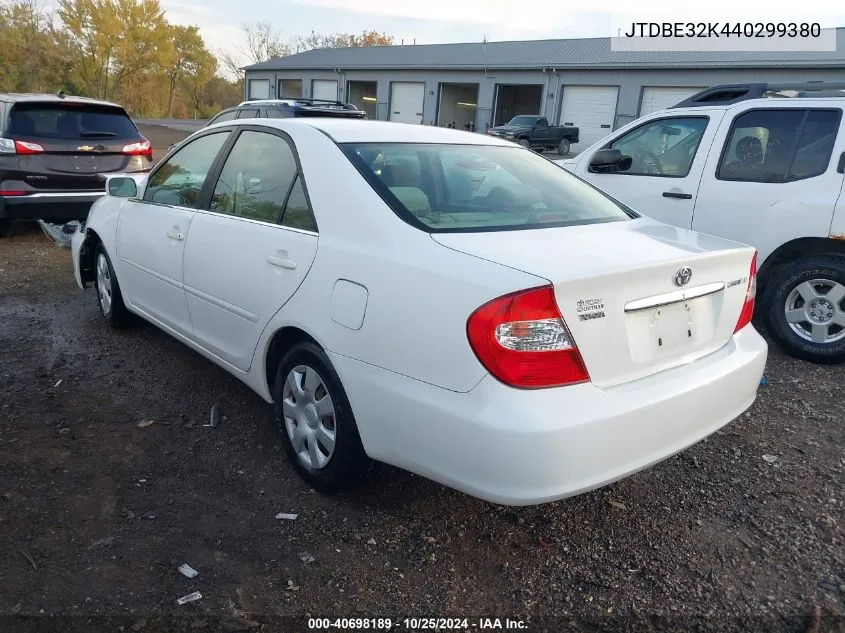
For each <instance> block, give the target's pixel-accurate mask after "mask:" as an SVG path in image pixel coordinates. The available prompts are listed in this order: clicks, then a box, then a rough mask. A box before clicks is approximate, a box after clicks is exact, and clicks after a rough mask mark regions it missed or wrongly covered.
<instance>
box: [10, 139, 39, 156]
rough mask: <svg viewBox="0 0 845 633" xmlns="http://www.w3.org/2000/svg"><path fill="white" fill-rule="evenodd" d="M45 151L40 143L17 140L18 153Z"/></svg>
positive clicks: (16, 148) (16, 151)
mask: <svg viewBox="0 0 845 633" xmlns="http://www.w3.org/2000/svg"><path fill="white" fill-rule="evenodd" d="M43 151H44V148H43V147H41V146H40V145H39V144H38V143H30V142H29V141H15V153H16V154H40V153H42V152H43Z"/></svg>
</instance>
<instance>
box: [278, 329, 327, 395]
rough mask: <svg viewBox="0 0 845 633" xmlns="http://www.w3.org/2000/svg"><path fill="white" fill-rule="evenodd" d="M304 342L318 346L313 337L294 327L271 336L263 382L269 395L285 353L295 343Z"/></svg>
mask: <svg viewBox="0 0 845 633" xmlns="http://www.w3.org/2000/svg"><path fill="white" fill-rule="evenodd" d="M306 341H307V342H309V343H314V344H315V345H319V343H317V341H315V340H314V337H312V336H311V335H309V334H308V333H307V332H306V331H305V330H301V329H299V328H298V327H294V326H287V327H283V328H282V329H280V330H279V331H278V332H276V333H275V334H273V337H272V338H271V339H270V344H269V345H268V346H267V354H266V355H265V359H264V380H265V382H266V383H267V389H268V390H269V391H270V392H271V393H272V391H273V382H274V381H275V379H276V368H277V367H278V366H279V363H281V362H282V358H283V357H284V355H285V353H286V352H287V351H288V350H289V349H290V348H291V347H293V346H294V345H296V344H297V343H303V342H306Z"/></svg>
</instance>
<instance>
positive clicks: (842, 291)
mask: <svg viewBox="0 0 845 633" xmlns="http://www.w3.org/2000/svg"><path fill="white" fill-rule="evenodd" d="M784 312H785V314H786V322H787V323H788V324H789V327H790V328H791V329H792V331H793V332H795V333H796V334H797V335H798V336H800V337H801V338H802V339H804V340H805V341H810V342H812V343H819V344H829V343H836V342H838V341H840V340H842V339H845V285H842V284H840V283H838V282H835V281H831V280H830V279H813V280H810V281H805V282H804V283H802V284H799V285H797V286H796V287H795V288H793V289H792V292H790V293H789V296H788V297H787V299H786V305H785V306H784Z"/></svg>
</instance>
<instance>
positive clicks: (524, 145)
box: [517, 138, 531, 149]
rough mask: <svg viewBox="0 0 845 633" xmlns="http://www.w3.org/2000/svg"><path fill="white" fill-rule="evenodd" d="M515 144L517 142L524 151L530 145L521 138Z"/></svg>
mask: <svg viewBox="0 0 845 633" xmlns="http://www.w3.org/2000/svg"><path fill="white" fill-rule="evenodd" d="M517 142H518V143H519V144H520V145H522V146H523V147H524V148H526V149H528V148H529V147H531V143H529V142H528V139H525V138H521V139H519V141H517Z"/></svg>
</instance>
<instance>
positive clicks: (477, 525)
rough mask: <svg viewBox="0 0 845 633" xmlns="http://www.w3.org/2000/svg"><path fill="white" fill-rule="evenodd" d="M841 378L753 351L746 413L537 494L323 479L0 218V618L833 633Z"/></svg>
mask: <svg viewBox="0 0 845 633" xmlns="http://www.w3.org/2000/svg"><path fill="white" fill-rule="evenodd" d="M165 147H166V145H165ZM843 384H845V367H843V366H839V367H821V366H815V365H810V364H806V363H802V362H798V361H795V360H792V359H788V358H786V357H784V356H783V355H782V354H780V353H779V352H778V351H776V350H774V349H773V350H772V352H771V357H770V361H769V367H768V369H767V372H766V384H765V385H762V386H761V387H760V393H759V398H758V401H757V402H756V404H755V405H754V406H753V407H752V409H751V410H750V411H749V412H748V413H747V414H746V415H744V416H742V417H741V418H740V419H738V420H736V421H735V422H734V423H732V424H731V425H729V426H727V427H726V428H725V429H724V430H723V431H721V432H719V433H717V434H715V435H714V436H712V437H711V438H709V439H708V440H707V441H705V442H702V443H700V444H698V445H697V446H695V447H692V448H691V449H689V450H687V451H685V452H684V453H682V454H680V455H678V456H676V457H674V458H671V459H669V460H667V461H665V462H663V463H662V464H660V465H658V466H656V467H654V468H652V469H650V470H648V471H645V472H643V473H640V474H638V475H636V476H633V477H630V478H628V479H626V480H624V481H621V482H619V483H617V484H614V485H612V486H609V487H606V488H603V489H601V490H597V491H594V492H592V493H589V494H585V495H582V496H579V497H576V498H573V499H569V500H565V501H562V502H558V503H553V504H547V505H543V506H538V507H531V508H506V507H499V506H495V505H492V504H488V503H485V502H482V501H479V500H476V499H473V498H470V497H468V496H465V495H463V494H461V493H458V492H455V491H452V490H449V489H446V488H444V487H442V486H440V485H437V484H434V483H432V482H429V481H427V480H424V479H422V478H420V477H415V476H412V475H410V474H407V473H404V472H401V471H398V470H396V469H393V468H389V467H386V466H385V467H383V468H381V469H380V470H379V471H378V472H377V474H376V475H375V476H374V477H373V478H372V480H370V481H369V482H368V483H367V484H366V485H364V486H363V487H362V488H361V489H359V490H357V491H355V492H353V493H347V494H345V495H342V496H339V497H334V498H327V497H323V496H321V495H319V494H317V493H314V492H312V491H311V490H310V489H309V488H307V487H306V486H305V485H304V484H303V483H302V482H301V481H300V480H299V479H298V477H297V476H296V475H295V474H294V473H293V471H292V469H291V468H290V466H289V465H288V464H287V463H285V462H286V459H285V457H284V453H283V451H282V448H281V445H280V443H279V440H278V438H277V435H276V430H275V428H274V426H273V424H272V421H271V410H270V407H268V406H267V405H266V404H265V403H263V401H261V400H260V399H259V398H258V397H257V396H255V395H254V394H252V393H251V392H250V391H249V390H248V389H247V388H246V387H244V386H243V385H242V384H241V383H240V382H238V381H237V380H235V379H234V378H231V377H230V376H229V375H228V374H226V373H225V372H224V371H223V370H221V369H218V368H217V367H216V366H214V365H213V364H211V363H210V362H208V361H206V360H205V359H203V358H202V357H200V356H199V355H197V354H195V353H194V352H192V351H190V350H189V349H188V348H187V347H185V346H183V345H182V344H180V343H178V342H176V341H175V340H173V339H171V338H169V337H168V336H167V335H165V334H164V333H162V332H160V331H158V330H157V329H155V328H153V327H152V326H143V325H142V326H139V327H137V328H135V329H132V330H128V331H125V332H120V333H117V332H113V331H110V330H108V329H107V327H106V326H105V324H104V323H103V321H102V319H101V317H100V315H99V312H98V310H97V307H96V301H95V296H94V292H93V290H90V289H89V290H87V291H85V292H82V291H80V290H79V289H78V288H77V287H76V286H75V284H74V281H73V275H72V271H71V268H70V258H69V252H68V251H67V250H64V249H60V248H58V247H56V246H54V245H53V244H52V243H51V242H49V241H48V240H47V238H46V237H44V236H43V235H42V234H41V233H40V232H39V231H38V229H37V227H36V228H35V229H27V228H26V227H24V228H22V229H21V231H20V234H19V235H17V236H15V237H13V238H11V239H8V240H3V241H0V534H2V536H3V538H2V539H0V561H2V563H1V564H0V630H2V631H7V630H9V631H11V630H15V631H17V630H21V631H23V630H32V631H35V630H39V631H41V630H50V631H53V630H55V631H62V632H63V633H66V632H69V631H77V630H78V631H86V633H87V632H90V631H100V630H103V631H181V630H185V631H233V630H255V631H259V630H260V631H285V632H287V631H297V630H307V627H306V626H305V624H304V621H303V620H301V619H300V620H287V619H285V618H286V617H290V616H303V615H306V614H310V615H312V616H320V617H322V616H340V617H352V618H365V617H391V618H393V619H394V621H397V620H399V619H400V618H401V617H403V616H422V617H468V616H471V617H472V618H474V619H475V620H471V621H470V622H469V625H470V627H469V628H470V629H472V628H474V627H472V623H473V621H475V622H476V623H477V622H478V620H477V618H479V617H496V616H498V617H500V618H505V617H509V618H511V619H517V618H520V619H522V621H523V622H525V623H527V624H526V628H524V629H522V630H527V631H531V632H534V631H555V632H556V631H568V630H572V631H634V630H637V631H639V630H648V631H667V630H673V631H720V632H721V631H800V632H802V633H805V632H817V633H826V632H828V631H837V632H841V631H845V547H844V546H843V537H844V536H845V534H844V533H843V526H845V513H843V490H845V487H844V486H843V483H845V477H843V474H845V451H843V442H842V438H843V430H842V429H843V419H845V405H843V402H844V400H843V396H842V394H843V388H842V385H843ZM218 403H219V404H220V406H221V408H222V413H223V416H225V417H223V418H222V421H221V422H220V424H219V425H218V426H216V427H215V428H211V427H207V426H204V425H206V424H208V422H209V412H210V410H211V408H212V406H213V405H215V404H218ZM150 422H151V423H150ZM764 455H765V456H775V457H776V458H777V459H776V460H774V461H771V457H767V459H764ZM767 460H768V461H767ZM280 512H289V513H295V514H297V515H298V516H297V518H296V519H295V520H293V521H289V520H280V519H276V518H275V517H276V515H277V514H278V513H280ZM312 558H313V560H311V559H312ZM303 559H304V560H303ZM306 561H307V562H306ZM181 563H188V564H190V565H191V566H192V567H194V568H195V569H196V570H198V571H199V575H198V576H197V577H196V578H193V579H188V578H186V577H184V576H182V575H180V574H179V572H177V571H176V566H177V565H179V564H181ZM193 591H199V592H201V594H202V598H201V599H200V600H198V601H196V602H192V603H189V604H186V605H183V606H179V605H177V604H176V599H177V598H179V597H180V596H184V595H186V594H189V593H191V592H193ZM551 616H555V617H554V618H552V617H551ZM544 618H548V619H544ZM503 626H504V623H503ZM475 628H479V627H475ZM399 630H409V629H407V628H405V627H404V626H401V627H399Z"/></svg>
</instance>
